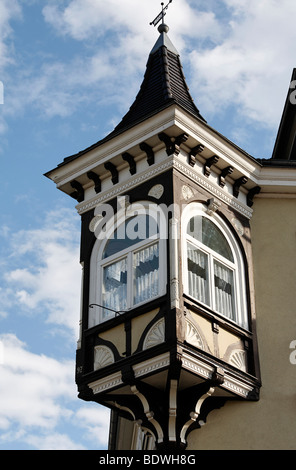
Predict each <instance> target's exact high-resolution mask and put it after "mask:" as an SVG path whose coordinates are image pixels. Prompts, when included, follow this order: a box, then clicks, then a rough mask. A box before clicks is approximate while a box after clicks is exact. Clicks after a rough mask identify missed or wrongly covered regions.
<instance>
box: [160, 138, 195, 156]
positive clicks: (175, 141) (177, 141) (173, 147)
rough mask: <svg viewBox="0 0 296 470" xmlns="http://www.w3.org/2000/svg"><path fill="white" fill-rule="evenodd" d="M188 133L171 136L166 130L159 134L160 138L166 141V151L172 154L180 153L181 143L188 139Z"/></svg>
mask: <svg viewBox="0 0 296 470" xmlns="http://www.w3.org/2000/svg"><path fill="white" fill-rule="evenodd" d="M188 137H189V136H188V135H187V134H181V135H179V136H178V137H170V136H168V135H167V134H165V132H161V133H160V134H158V138H159V139H160V140H161V141H162V142H164V143H165V146H166V153H167V155H168V156H170V155H173V154H175V155H179V153H180V145H181V144H183V143H184V142H186V141H187V140H188Z"/></svg>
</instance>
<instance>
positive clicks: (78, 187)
mask: <svg viewBox="0 0 296 470" xmlns="http://www.w3.org/2000/svg"><path fill="white" fill-rule="evenodd" d="M70 184H71V186H72V188H73V189H75V192H74V193H72V194H70V196H71V197H73V198H74V199H76V201H77V202H82V201H83V200H84V189H83V186H82V184H81V183H79V182H78V181H76V180H74V181H71V183H70Z"/></svg>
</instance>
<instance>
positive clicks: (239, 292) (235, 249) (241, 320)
mask: <svg viewBox="0 0 296 470" xmlns="http://www.w3.org/2000/svg"><path fill="white" fill-rule="evenodd" d="M196 216H200V217H205V218H207V219H209V220H210V221H211V222H212V223H213V224H214V225H215V226H216V227H217V228H218V229H219V230H220V232H221V233H222V234H223V236H224V237H225V239H226V241H227V242H228V245H229V247H230V249H231V252H232V255H233V260H234V261H233V262H232V261H230V260H228V259H227V258H225V257H224V256H222V255H220V254H219V253H218V252H216V251H215V250H213V249H212V248H210V247H208V246H206V245H204V244H203V243H202V242H200V241H198V240H197V239H195V238H194V237H192V236H191V235H189V234H188V233H187V228H188V224H189V221H190V220H191V219H192V218H193V217H196ZM181 227H182V228H181V230H182V280H183V288H184V293H185V294H186V295H187V296H188V297H189V298H190V299H192V300H193V301H194V302H196V303H198V304H199V305H201V306H203V307H206V308H207V309H210V310H211V311H212V312H213V313H215V314H217V315H219V316H221V317H222V318H223V319H225V320H227V321H229V322H231V323H233V324H235V325H237V326H239V327H242V328H244V329H246V330H249V321H248V309H247V285H246V275H245V262H244V259H243V255H242V251H241V247H240V246H239V245H238V242H237V240H236V238H235V236H234V234H233V233H232V231H231V229H230V228H229V227H228V225H227V224H226V223H225V221H224V220H223V219H222V218H221V217H220V216H219V215H218V214H217V213H211V215H209V214H208V212H207V206H206V205H205V204H202V203H197V202H193V203H191V204H189V205H188V206H186V208H185V209H184V210H183V213H182V222H181ZM188 243H190V244H191V245H193V247H194V248H196V249H198V250H199V251H201V252H203V253H204V254H206V255H207V257H208V275H209V280H208V282H207V288H208V295H209V304H207V303H205V302H202V301H201V300H199V299H197V298H195V297H194V296H193V295H190V293H189V282H188V255H187V246H188ZM215 261H217V262H218V263H220V264H222V265H223V266H225V267H226V268H228V269H230V270H231V271H232V272H233V296H232V299H233V302H234V305H233V314H234V318H229V317H228V316H227V315H225V314H223V313H222V312H220V311H219V310H218V308H216V307H217V306H216V295H215V281H214V264H215Z"/></svg>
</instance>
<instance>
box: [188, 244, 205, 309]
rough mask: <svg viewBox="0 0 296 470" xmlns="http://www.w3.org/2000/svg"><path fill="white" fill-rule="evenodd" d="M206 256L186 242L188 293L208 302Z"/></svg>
mask: <svg viewBox="0 0 296 470" xmlns="http://www.w3.org/2000/svg"><path fill="white" fill-rule="evenodd" d="M207 258H208V256H207V255H206V254H205V253H203V252H202V251H200V250H198V249H197V248H195V247H193V246H192V245H190V244H189V243H188V247H187V262H188V287H189V295H192V297H194V298H195V299H197V300H200V301H201V302H203V303H205V304H207V303H208V286H207V283H208V273H207V271H208V267H207V266H208V259H207Z"/></svg>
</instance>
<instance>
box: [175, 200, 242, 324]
mask: <svg viewBox="0 0 296 470" xmlns="http://www.w3.org/2000/svg"><path fill="white" fill-rule="evenodd" d="M182 222H183V224H182V226H183V238H184V244H183V245H184V251H183V272H184V280H183V282H184V288H185V293H186V294H187V295H188V296H190V297H192V298H193V299H195V300H196V301H198V302H199V303H200V304H202V305H205V306H207V307H209V308H210V309H211V310H213V311H214V312H217V313H218V314H220V315H223V317H226V318H228V319H229V320H231V321H233V322H235V323H237V324H239V325H240V326H242V327H244V328H247V326H248V322H247V308H246V285H245V275H244V263H243V258H242V254H241V251H240V248H239V246H238V243H237V241H236V240H235V238H234V236H233V234H232V232H231V230H230V229H229V228H228V226H227V225H226V224H225V222H224V221H223V220H222V219H221V217H219V216H218V215H217V214H213V215H208V214H207V208H206V206H204V205H203V204H197V203H196V204H194V203H193V204H191V205H190V206H187V208H186V209H185V211H184V213H183V219H182Z"/></svg>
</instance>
